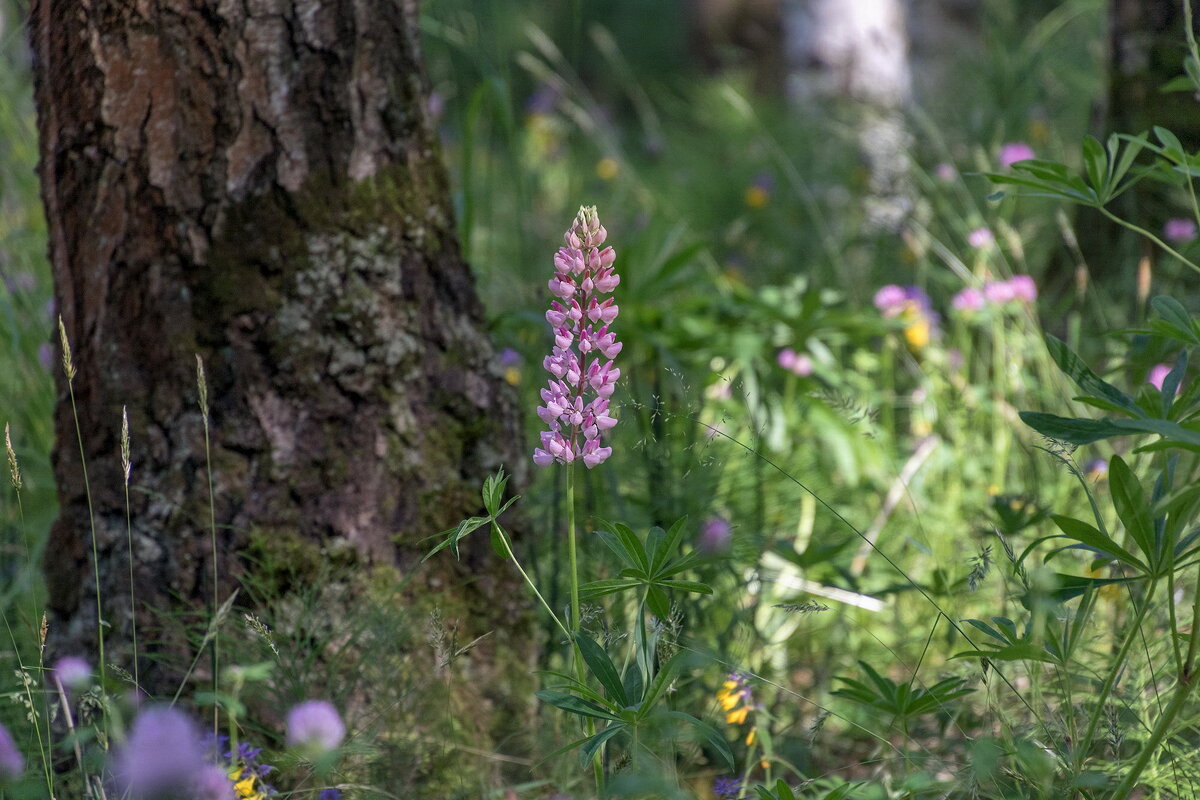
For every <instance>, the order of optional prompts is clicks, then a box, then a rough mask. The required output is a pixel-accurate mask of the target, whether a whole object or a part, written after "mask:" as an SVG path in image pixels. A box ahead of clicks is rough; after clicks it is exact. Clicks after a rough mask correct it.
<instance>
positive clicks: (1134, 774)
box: [1113, 672, 1196, 799]
mask: <svg viewBox="0 0 1200 800" xmlns="http://www.w3.org/2000/svg"><path fill="white" fill-rule="evenodd" d="M1194 677H1195V676H1194V675H1192V674H1191V673H1190V672H1184V673H1183V674H1181V675H1180V676H1179V683H1178V684H1176V686H1175V695H1174V697H1172V698H1171V703H1170V705H1168V706H1167V707H1166V708H1165V709H1163V713H1162V716H1161V717H1159V718H1158V723H1157V724H1156V725H1155V726H1154V730H1153V731H1151V732H1150V738H1149V739H1147V740H1146V743H1145V744H1144V745H1142V750H1141V752H1140V753H1138V757H1137V761H1135V762H1133V766H1132V767H1130V768H1129V771H1128V772H1127V773H1125V778H1124V779H1123V780H1122V781H1121V785H1120V786H1118V787H1117V788H1116V791H1114V792H1113V797H1114V798H1122V799H1123V798H1126V797H1129V795H1130V793H1131V792H1132V791H1133V789H1134V787H1135V786H1137V781H1138V778H1139V777H1141V774H1142V770H1144V769H1145V768H1146V765H1147V764H1149V763H1150V758H1151V757H1152V756H1153V755H1154V751H1155V750H1157V749H1158V746H1159V745H1160V744H1162V740H1163V739H1165V738H1166V736H1167V732H1168V731H1170V730H1171V726H1172V725H1173V724H1174V723H1175V717H1177V716H1179V712H1180V710H1182V709H1183V706H1184V705H1185V704H1186V703H1187V700H1188V698H1189V697H1190V696H1191V694H1192V689H1194V688H1195V686H1196V684H1195V683H1194V681H1193V678H1194Z"/></svg>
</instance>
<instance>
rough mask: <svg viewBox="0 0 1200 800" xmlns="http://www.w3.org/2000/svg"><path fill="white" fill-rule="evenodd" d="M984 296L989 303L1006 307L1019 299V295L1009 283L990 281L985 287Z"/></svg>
mask: <svg viewBox="0 0 1200 800" xmlns="http://www.w3.org/2000/svg"><path fill="white" fill-rule="evenodd" d="M983 296H984V297H985V298H986V299H987V301H988V302H989V303H995V304H996V305H1004V304H1005V303H1011V302H1012V301H1013V300H1016V299H1017V293H1016V292H1015V291H1014V290H1013V287H1012V284H1010V283H1009V282H1008V281H989V282H987V283H985V284H984V285H983Z"/></svg>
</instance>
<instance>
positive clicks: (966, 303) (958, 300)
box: [950, 286, 985, 314]
mask: <svg viewBox="0 0 1200 800" xmlns="http://www.w3.org/2000/svg"><path fill="white" fill-rule="evenodd" d="M984 305H985V300H984V298H983V292H981V291H979V290H978V289H974V288H971V287H970V286H968V287H967V288H966V289H963V290H962V291H961V292H959V293H958V294H956V295H954V298H953V299H952V300H951V301H950V307H951V308H952V309H954V310H955V311H957V312H958V313H960V314H974V313H977V312H979V311H983V307H984Z"/></svg>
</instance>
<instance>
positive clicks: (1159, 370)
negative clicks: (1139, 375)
mask: <svg viewBox="0 0 1200 800" xmlns="http://www.w3.org/2000/svg"><path fill="white" fill-rule="evenodd" d="M1171 369H1172V367H1171V365H1170V364H1155V365H1154V366H1153V367H1151V368H1150V374H1148V375H1147V376H1146V383H1149V384H1150V385H1151V386H1153V387H1154V388H1155V389H1158V390H1159V391H1160V392H1161V391H1162V388H1163V381H1165V380H1166V379H1167V376H1168V375H1170V374H1171ZM1182 388H1183V387H1182V386H1178V387H1176V388H1175V394H1179V391H1180V389H1182Z"/></svg>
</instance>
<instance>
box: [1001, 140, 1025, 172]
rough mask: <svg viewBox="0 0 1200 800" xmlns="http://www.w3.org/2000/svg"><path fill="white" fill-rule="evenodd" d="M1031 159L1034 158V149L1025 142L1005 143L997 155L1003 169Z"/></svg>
mask: <svg viewBox="0 0 1200 800" xmlns="http://www.w3.org/2000/svg"><path fill="white" fill-rule="evenodd" d="M1031 158H1034V154H1033V148H1032V147H1030V146H1029V145H1027V144H1025V142H1005V143H1004V144H1002V145H1000V152H999V153H998V154H997V155H996V160H997V161H998V162H1000V166H1001V167H1011V166H1012V165H1013V164H1015V163H1017V162H1018V161H1028V160H1029V159H1031Z"/></svg>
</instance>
